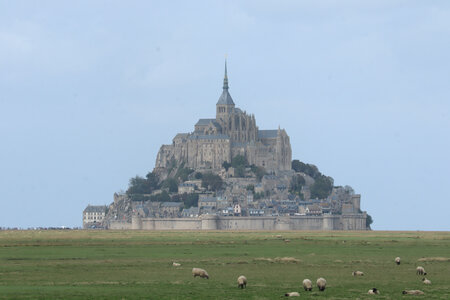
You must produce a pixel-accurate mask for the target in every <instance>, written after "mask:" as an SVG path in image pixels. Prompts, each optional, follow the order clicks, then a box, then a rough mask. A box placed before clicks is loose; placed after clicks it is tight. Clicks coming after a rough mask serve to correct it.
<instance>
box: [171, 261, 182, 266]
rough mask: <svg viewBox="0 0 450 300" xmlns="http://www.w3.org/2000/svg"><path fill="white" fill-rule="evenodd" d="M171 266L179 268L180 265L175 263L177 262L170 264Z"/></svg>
mask: <svg viewBox="0 0 450 300" xmlns="http://www.w3.org/2000/svg"><path fill="white" fill-rule="evenodd" d="M172 266H174V267H179V266H181V264H179V263H177V262H173V263H172Z"/></svg>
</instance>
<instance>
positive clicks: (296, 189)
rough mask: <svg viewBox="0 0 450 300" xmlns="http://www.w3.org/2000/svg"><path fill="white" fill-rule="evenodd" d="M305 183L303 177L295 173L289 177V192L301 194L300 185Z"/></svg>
mask: <svg viewBox="0 0 450 300" xmlns="http://www.w3.org/2000/svg"><path fill="white" fill-rule="evenodd" d="M304 185H305V178H303V176H301V175H295V176H293V177H292V179H291V187H290V189H289V192H291V193H293V194H296V195H301V191H302V187H303V186H304Z"/></svg>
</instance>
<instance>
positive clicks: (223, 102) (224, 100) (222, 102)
mask: <svg viewBox="0 0 450 300" xmlns="http://www.w3.org/2000/svg"><path fill="white" fill-rule="evenodd" d="M216 105H217V106H233V108H234V102H233V99H232V98H231V96H230V93H229V92H228V74H227V61H226V60H225V76H224V78H223V92H222V95H220V98H219V101H217V104H216ZM224 108H229V107H224ZM217 112H218V113H219V112H221V113H222V112H230V110H228V109H225V110H224V111H222V109H221V110H220V111H219V107H217Z"/></svg>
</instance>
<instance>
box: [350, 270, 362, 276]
mask: <svg viewBox="0 0 450 300" xmlns="http://www.w3.org/2000/svg"><path fill="white" fill-rule="evenodd" d="M352 275H353V276H364V272H361V271H353V273H352Z"/></svg>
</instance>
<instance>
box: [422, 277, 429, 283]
mask: <svg viewBox="0 0 450 300" xmlns="http://www.w3.org/2000/svg"><path fill="white" fill-rule="evenodd" d="M422 281H423V283H424V284H431V281H430V280H428V279H426V278H422Z"/></svg>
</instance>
